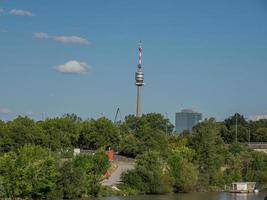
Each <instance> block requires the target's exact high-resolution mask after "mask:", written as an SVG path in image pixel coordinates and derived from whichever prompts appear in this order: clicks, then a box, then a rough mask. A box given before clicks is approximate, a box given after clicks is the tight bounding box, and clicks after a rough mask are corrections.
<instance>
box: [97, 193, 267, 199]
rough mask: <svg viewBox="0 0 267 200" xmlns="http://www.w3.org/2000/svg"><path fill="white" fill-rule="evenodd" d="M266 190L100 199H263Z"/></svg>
mask: <svg viewBox="0 0 267 200" xmlns="http://www.w3.org/2000/svg"><path fill="white" fill-rule="evenodd" d="M266 196H267V191H262V192H260V193H258V194H254V193H251V194H233V193H228V192H193V193H179V194H168V195H136V196H128V197H126V196H112V197H104V198H100V200H177V199H179V200H226V199H227V200H263V199H264V198H265V197H266Z"/></svg>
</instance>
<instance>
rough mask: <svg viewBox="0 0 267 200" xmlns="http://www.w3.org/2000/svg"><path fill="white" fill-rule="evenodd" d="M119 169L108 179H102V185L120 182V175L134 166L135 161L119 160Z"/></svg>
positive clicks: (112, 184)
mask: <svg viewBox="0 0 267 200" xmlns="http://www.w3.org/2000/svg"><path fill="white" fill-rule="evenodd" d="M117 166H118V167H117V169H116V170H115V171H114V172H113V173H112V174H111V176H110V177H109V178H108V179H105V180H103V181H102V185H107V186H115V185H117V184H119V183H120V180H121V179H120V177H121V174H122V173H123V172H126V171H128V170H131V169H133V168H134V163H133V162H131V161H118V162H117Z"/></svg>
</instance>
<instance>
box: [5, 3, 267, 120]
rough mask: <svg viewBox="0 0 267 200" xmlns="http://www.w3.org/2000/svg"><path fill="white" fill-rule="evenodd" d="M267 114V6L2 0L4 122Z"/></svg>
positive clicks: (224, 116) (248, 4)
mask: <svg viewBox="0 0 267 200" xmlns="http://www.w3.org/2000/svg"><path fill="white" fill-rule="evenodd" d="M139 40H142V41H143V69H144V73H145V83H146V85H145V86H144V88H143V89H142V111H143V113H149V112H159V113H162V114H163V115H164V116H168V118H170V119H171V121H174V115H175V112H177V111H180V110H181V109H185V108H187V109H193V110H194V111H197V112H201V113H203V116H204V118H207V117H215V118H216V119H218V120H223V119H224V118H226V117H228V116H230V115H232V114H234V113H236V112H238V113H241V114H243V115H244V116H245V117H247V118H251V117H253V116H256V115H265V114H267V110H266V108H267V92H266V85H267V0H235V1H233V0H223V1H219V0H201V1H199V0H164V1H162V0H113V1H107V0H56V1H55V0H39V1H36V0H23V1H21V0H12V1H11V0H0V91H1V93H0V119H4V120H10V119H13V118H14V117H16V116H17V115H28V116H31V117H32V118H34V119H37V120H38V119H41V118H42V113H43V116H45V117H56V116H61V115H63V114H64V113H76V114H77V115H78V116H81V117H82V118H84V119H86V118H92V117H93V118H98V117H101V116H103V115H104V116H106V117H108V118H110V119H112V120H113V119H114V117H115V113H116V109H117V108H118V107H119V108H120V111H121V113H122V115H123V116H125V115H128V114H135V109H136V87H135V85H134V82H135V80H134V75H135V74H134V73H135V70H136V67H137V62H138V51H137V49H138V42H139Z"/></svg>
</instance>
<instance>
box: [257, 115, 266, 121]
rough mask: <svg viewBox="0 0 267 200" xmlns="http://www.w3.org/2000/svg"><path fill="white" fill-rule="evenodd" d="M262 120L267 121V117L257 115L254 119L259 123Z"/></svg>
mask: <svg viewBox="0 0 267 200" xmlns="http://www.w3.org/2000/svg"><path fill="white" fill-rule="evenodd" d="M262 119H267V115H256V116H255V117H254V121H259V120H262Z"/></svg>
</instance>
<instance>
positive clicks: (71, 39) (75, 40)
mask: <svg viewBox="0 0 267 200" xmlns="http://www.w3.org/2000/svg"><path fill="white" fill-rule="evenodd" d="M34 37H35V38H38V39H43V40H54V41H57V42H62V43H65V44H81V45H88V44H90V42H89V41H88V40H87V39H85V38H82V37H79V36H65V35H49V34H48V33H44V32H38V33H34Z"/></svg>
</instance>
